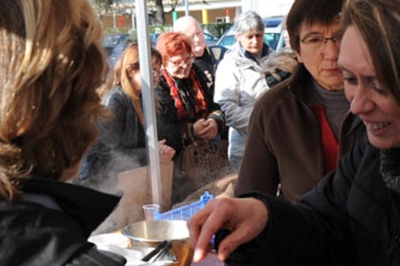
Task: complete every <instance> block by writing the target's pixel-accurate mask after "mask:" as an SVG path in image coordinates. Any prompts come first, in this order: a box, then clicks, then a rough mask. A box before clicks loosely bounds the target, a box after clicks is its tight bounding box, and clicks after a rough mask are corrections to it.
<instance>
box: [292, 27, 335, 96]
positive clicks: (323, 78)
mask: <svg viewBox="0 0 400 266" xmlns="http://www.w3.org/2000/svg"><path fill="white" fill-rule="evenodd" d="M339 30H340V25H339V23H333V24H331V25H329V26H325V25H320V24H317V23H316V24H312V25H309V24H307V23H305V24H303V26H302V27H301V30H300V48H299V52H298V53H297V58H298V60H299V62H301V63H303V64H304V66H305V68H307V70H308V71H309V72H310V73H311V75H312V76H313V78H314V79H315V80H316V82H317V83H318V84H319V85H320V86H321V87H322V88H324V89H326V90H342V89H343V76H342V72H341V71H340V69H339V68H338V66H337V59H338V56H339V48H340V39H339V35H338V33H339Z"/></svg>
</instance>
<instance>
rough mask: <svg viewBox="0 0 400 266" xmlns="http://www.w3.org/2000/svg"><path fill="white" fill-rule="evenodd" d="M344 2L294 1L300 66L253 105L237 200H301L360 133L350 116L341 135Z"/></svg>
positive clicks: (292, 33)
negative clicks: (256, 195)
mask: <svg viewBox="0 0 400 266" xmlns="http://www.w3.org/2000/svg"><path fill="white" fill-rule="evenodd" d="M343 2H344V1H343V0H321V1H314V0H296V1H295V2H294V4H293V6H292V8H291V10H290V12H289V14H288V16H287V21H286V27H287V30H288V32H289V39H290V46H291V47H292V49H293V50H294V51H295V53H296V55H297V59H298V61H299V64H298V66H297V69H296V70H295V72H294V73H293V74H292V76H291V78H289V79H287V80H286V81H284V82H282V83H280V84H278V85H277V86H275V87H274V88H273V89H271V90H269V91H267V92H266V93H265V94H264V95H263V96H262V97H261V98H260V100H259V101H258V102H257V103H256V105H255V107H254V111H253V114H252V117H251V119H250V124H249V133H248V138H247V144H246V149H245V152H244V158H243V161H242V165H241V168H240V172H239V177H238V181H237V185H236V187H235V194H236V195H239V194H242V193H246V192H249V191H254V190H259V191H265V192H268V193H270V194H273V195H275V194H277V193H279V195H280V196H281V197H283V198H284V199H286V200H288V201H291V202H296V201H298V200H299V199H300V197H301V196H302V195H303V194H304V193H306V192H307V191H309V190H311V189H312V188H313V187H314V186H316V185H317V184H318V182H319V181H320V180H321V178H322V177H323V176H324V175H325V174H327V173H328V172H330V171H331V170H333V169H335V168H336V166H337V162H338V156H339V155H340V154H344V153H345V152H346V151H348V150H349V149H350V148H351V147H352V145H353V143H354V139H355V138H356V136H357V135H359V134H360V131H362V126H361V123H359V121H357V120H355V121H354V122H353V121H351V119H349V120H348V121H349V123H348V125H346V126H345V127H343V129H342V131H340V128H341V123H342V120H343V118H344V117H345V116H346V114H347V112H348V110H349V102H348V101H347V100H346V96H345V94H344V90H343V75H342V72H341V70H340V69H339V67H338V65H337V59H338V56H339V47H340V37H339V31H340V24H339V13H340V10H341V8H342V5H343ZM340 132H341V133H340ZM341 134H342V136H343V137H339V135H341ZM339 140H340V141H341V142H340V145H339Z"/></svg>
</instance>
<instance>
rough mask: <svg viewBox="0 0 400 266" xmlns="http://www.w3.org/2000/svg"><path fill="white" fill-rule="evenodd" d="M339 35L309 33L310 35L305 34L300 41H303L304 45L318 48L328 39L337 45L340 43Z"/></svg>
mask: <svg viewBox="0 0 400 266" xmlns="http://www.w3.org/2000/svg"><path fill="white" fill-rule="evenodd" d="M340 40H341V38H340V36H339V35H336V36H334V37H330V38H327V37H324V36H322V35H310V36H306V37H304V38H303V39H302V40H301V42H302V43H304V44H305V45H307V46H309V47H312V48H315V49H317V48H320V47H322V45H324V44H326V43H327V42H328V41H332V43H333V44H335V45H336V46H339V44H340Z"/></svg>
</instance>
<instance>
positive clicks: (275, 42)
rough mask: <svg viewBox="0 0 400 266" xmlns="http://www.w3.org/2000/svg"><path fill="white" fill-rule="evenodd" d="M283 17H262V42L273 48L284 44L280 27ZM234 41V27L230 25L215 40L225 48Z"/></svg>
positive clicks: (282, 31)
mask: <svg viewBox="0 0 400 266" xmlns="http://www.w3.org/2000/svg"><path fill="white" fill-rule="evenodd" d="M283 18H284V16H273V17H268V18H264V19H263V21H264V24H265V31H264V42H265V43H266V44H267V45H268V46H269V47H271V48H272V49H273V50H278V49H280V48H282V47H284V46H285V38H284V35H285V34H284V32H285V29H284V28H283V27H282V22H283ZM235 43H236V38H235V27H234V25H232V26H231V27H230V28H229V29H228V30H227V31H226V32H225V33H224V34H223V35H222V36H221V38H220V39H219V41H218V42H217V45H220V46H224V47H225V48H227V49H229V48H230V47H231V46H232V45H233V44H235Z"/></svg>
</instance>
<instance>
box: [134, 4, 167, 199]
mask: <svg viewBox="0 0 400 266" xmlns="http://www.w3.org/2000/svg"><path fill="white" fill-rule="evenodd" d="M146 4H147V1H145V0H136V10H137V12H136V16H137V22H138V23H137V24H138V25H137V33H138V47H139V51H140V53H139V64H140V73H141V75H142V98H143V99H142V101H143V111H144V118H145V130H146V138H147V158H148V162H149V177H150V181H151V192H152V196H153V203H156V204H161V203H162V202H161V199H162V197H161V178H160V163H159V162H160V159H159V155H158V137H157V122H156V112H155V103H154V102H155V101H154V98H155V96H154V90H153V84H152V83H153V79H152V77H153V76H152V75H153V74H152V71H151V70H152V68H151V55H150V45H151V44H150V38H149V27H148V17H147V16H148V15H147V5H146Z"/></svg>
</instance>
